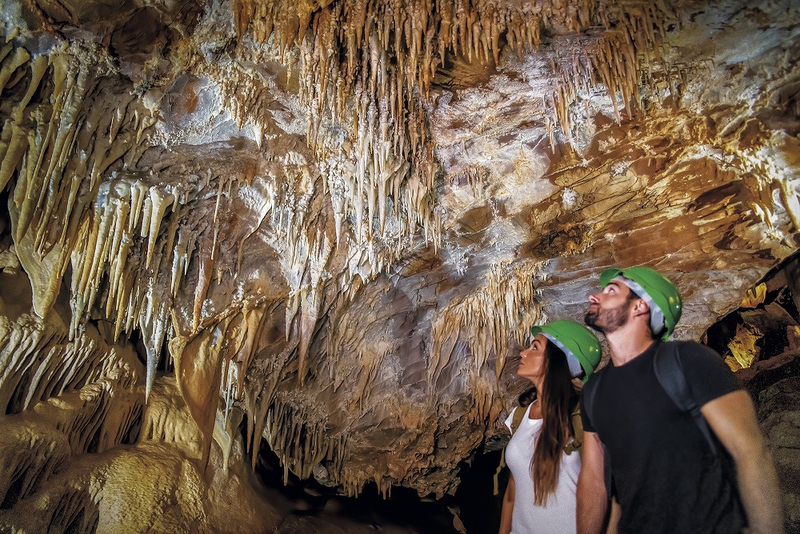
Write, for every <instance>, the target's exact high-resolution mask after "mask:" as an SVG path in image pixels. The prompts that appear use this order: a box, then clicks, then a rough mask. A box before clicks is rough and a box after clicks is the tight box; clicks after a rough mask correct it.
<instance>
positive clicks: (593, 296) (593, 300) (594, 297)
mask: <svg viewBox="0 0 800 534" xmlns="http://www.w3.org/2000/svg"><path fill="white" fill-rule="evenodd" d="M589 302H590V303H591V304H597V303H599V302H600V301H599V300H598V299H597V293H592V294H591V295H589Z"/></svg>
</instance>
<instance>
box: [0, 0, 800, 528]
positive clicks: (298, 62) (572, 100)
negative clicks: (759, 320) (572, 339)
mask: <svg viewBox="0 0 800 534" xmlns="http://www.w3.org/2000/svg"><path fill="white" fill-rule="evenodd" d="M762 4H763V5H762ZM762 4H759V5H758V6H755V5H751V3H748V2H744V1H737V0H729V1H720V2H714V3H711V2H701V1H694V0H686V1H675V2H669V3H667V2H655V3H654V2H645V1H641V2H637V1H631V2H622V1H616V0H608V1H600V2H592V1H589V0H585V1H580V0H571V1H569V2H567V1H562V0H532V1H519V2H503V3H497V4H495V3H492V2H489V1H485V0H474V1H473V2H468V1H466V0H458V1H455V2H445V1H442V2H438V1H437V2H434V1H422V0H404V1H403V2H389V1H387V0H382V1H379V2H366V0H361V1H355V0H342V1H333V2H331V1H324V0H319V1H310V0H304V1H299V2H298V1H289V0H275V1H273V2H263V3H261V2H257V1H255V0H231V1H209V2H197V3H195V2H185V3H172V2H164V1H161V0H157V1H154V2H143V1H139V0H130V1H128V0H126V1H121V0H108V1H103V2H101V1H99V0H96V1H85V2H77V1H67V2H60V3H59V2H50V1H44V0H38V2H37V1H35V0H34V1H30V2H21V1H19V0H7V1H6V2H4V3H3V4H2V7H0V15H1V17H0V35H1V36H3V39H2V40H1V41H0V43H2V44H0V90H2V93H1V98H2V99H1V100H0V119H1V120H2V133H0V191H2V194H0V200H2V201H3V203H4V205H7V207H8V208H7V210H3V211H2V212H0V215H2V216H0V269H2V272H0V373H1V374H0V401H1V402H2V403H4V404H2V405H3V406H6V416H5V417H2V418H1V419H0V427H1V429H0V465H1V466H2V472H4V473H11V475H10V476H8V477H5V479H4V480H0V502H2V506H0V525H2V526H3V528H12V529H13V528H20V529H23V530H26V531H29V532H39V531H46V530H51V531H55V532H61V531H67V530H69V529H70V528H72V527H74V528H75V529H76V530H78V531H91V530H93V529H95V528H96V529H97V530H98V531H104V532H123V531H130V532H140V531H146V530H149V531H158V532H172V531H179V530H190V529H191V530H197V531H209V532H218V531H226V530H229V527H230V525H232V524H235V525H237V528H236V529H235V530H237V531H259V530H262V531H269V532H271V531H272V530H273V529H274V528H275V527H276V526H277V525H281V524H282V525H284V531H286V532H294V531H297V532H301V531H303V530H302V529H303V528H309V529H310V528H311V527H309V526H308V525H307V524H306V523H304V522H303V521H302V520H298V519H296V518H295V519H292V520H291V521H290V520H287V518H286V517H287V516H286V514H285V513H282V512H281V510H280V507H279V506H278V505H276V504H275V503H274V502H273V503H272V504H270V499H269V498H268V497H266V496H265V493H264V490H263V488H259V487H258V483H257V481H255V477H254V475H253V474H252V472H251V468H252V467H254V466H255V465H256V463H257V461H258V450H259V448H261V446H262V439H263V440H264V442H265V443H266V445H267V446H268V447H269V448H270V449H271V450H272V451H274V452H275V454H277V456H278V457H279V458H280V460H281V461H282V462H283V465H284V466H285V469H286V473H287V475H286V477H288V473H289V472H291V473H293V474H295V475H297V476H299V477H300V478H303V479H306V478H309V477H314V478H316V479H317V480H318V481H319V482H320V483H322V484H323V485H326V486H329V487H331V488H338V490H339V491H340V492H341V493H342V494H344V495H357V494H359V493H360V492H361V491H362V490H363V488H364V487H365V485H366V484H370V487H371V485H372V484H374V485H375V486H376V487H377V488H378V491H379V492H380V493H381V494H384V495H388V494H389V493H390V492H391V488H392V486H396V487H397V486H402V487H406V488H411V489H413V490H415V491H417V492H418V493H419V494H420V495H421V496H425V495H432V496H434V497H441V496H443V495H446V494H452V493H454V492H455V491H456V489H457V487H458V485H459V468H460V467H459V466H461V465H463V464H462V463H463V461H464V460H465V459H468V458H469V457H470V456H471V455H472V454H473V453H475V452H476V451H477V450H479V449H480V448H481V447H482V446H483V445H484V444H485V443H488V442H491V441H492V440H494V439H496V438H498V437H499V435H500V434H501V433H502V430H501V425H500V421H501V416H502V415H504V414H505V413H506V412H507V410H508V408H509V407H510V405H511V403H512V402H513V399H514V398H515V396H516V394H517V393H518V392H519V390H520V388H521V387H522V384H521V383H520V382H519V381H518V380H516V378H515V376H514V371H515V370H516V363H515V358H516V352H517V350H518V346H519V344H520V343H524V341H525V335H526V330H527V327H528V326H530V325H531V324H533V323H535V322H539V321H543V320H546V319H548V318H549V319H556V318H562V317H570V318H576V319H577V318H579V317H580V316H581V315H582V310H583V307H584V303H585V301H586V297H587V295H588V294H589V293H590V292H592V291H594V290H596V288H597V277H598V275H599V273H600V271H601V270H602V269H604V268H606V267H608V266H611V265H623V266H626V265H631V264H647V265H650V266H653V267H656V268H658V269H660V270H661V271H663V272H664V273H665V274H667V275H668V276H670V277H671V278H672V279H673V280H674V281H675V282H676V283H677V284H678V286H679V287H680V288H681V290H682V293H683V296H684V300H685V305H686V307H685V311H684V317H683V319H682V321H681V324H680V326H679V328H678V331H677V334H676V335H677V336H678V337H681V338H695V339H699V338H700V336H701V335H703V333H704V332H705V331H706V329H707V328H708V327H709V326H711V325H712V324H714V323H715V322H716V321H717V320H718V319H720V318H721V317H723V316H725V315H726V314H727V313H728V312H730V311H732V310H734V309H736V308H738V307H739V306H740V304H741V302H742V298H743V295H744V294H745V292H746V291H747V290H748V289H749V288H751V287H752V286H753V285H754V284H756V283H757V282H758V281H759V280H761V279H762V277H764V276H765V274H767V273H768V272H769V271H770V270H771V269H772V268H774V267H776V266H777V265H779V264H780V263H781V261H782V260H784V259H785V258H787V257H789V256H790V255H791V254H793V253H794V252H795V251H797V249H798V248H799V247H800V233H799V232H798V230H800V200H798V193H797V190H798V188H800V177H799V176H798V168H800V139H798V131H800V120H799V119H798V116H799V115H800V113H799V112H800V96H799V95H800V63H799V61H798V60H799V59H800V40H799V39H798V29H797V28H798V23H800V6H798V5H797V3H796V2H793V1H790V0H786V1H782V2H781V1H775V2H768V3H762ZM791 273H794V274H789V275H783V276H784V277H785V278H784V284H783V285H784V286H787V287H789V288H790V289H791V286H792V280H796V279H797V278H792V277H793V276H795V275H796V274H797V270H796V269H795V270H794V271H791ZM794 287H795V292H794V293H793V294H794V298H795V299H797V298H800V297H798V296H797V295H798V292H797V291H796V283H795V285H794ZM784 308H785V307H784ZM770 310H771V311H768V314H771V315H769V317H770V318H771V319H770V321H772V320H777V321H778V322H779V323H780V324H781V325H783V326H785V327H786V328H787V330H785V332H789V333H788V334H786V336H788V337H786V339H787V340H791V339H794V338H792V337H791V336H793V335H795V334H793V333H792V332H793V331H792V330H791V327H792V323H791V321H794V325H796V324H797V322H796V321H797V315H796V308H795V309H794V316H793V317H791V316H792V313H793V312H792V311H788V312H787V311H786V310H785V309H784V313H788V315H789V316H790V317H789V319H786V318H783V319H780V318H778V319H775V318H776V317H779V316H780V317H783V315H782V314H781V313H780V311H777V310H775V309H774V307H773V308H770ZM751 315H752V314H751ZM747 317H750V318H751V319H752V317H751V316H747ZM747 317H746V318H745V320H744V321H743V323H742V324H750V325H751V326H752V325H753V324H756V323H753V322H752V321H750V322H748V321H749V319H748V318H747ZM781 321H784V322H785V323H786V324H784V323H781ZM742 328H745V327H742ZM750 332H752V329H750ZM730 334H731V337H734V336H736V332H731V333H730ZM762 334H763V332H762ZM797 336H798V338H797V339H800V331H798V332H797ZM756 337H758V336H756ZM737 339H738V340H739V341H740V342H741V343H743V344H742V345H741V347H744V348H737V349H736V350H735V351H734V353H732V354H731V357H732V358H733V359H734V360H736V361H739V359H740V358H739V357H737V356H736V355H739V356H741V355H742V354H745V353H747V352H748V349H747V348H746V347H747V343H748V341H747V339H746V337H741V336H740V337H737ZM749 343H750V345H753V343H756V341H755V340H751V342H749ZM786 343H787V345H786V347H787V348H788V349H791V348H792V347H795V348H796V347H797V344H796V340H795V341H786ZM789 353H791V354H793V353H792V352H791V350H789ZM787 354H788V353H787ZM793 358H794V357H793V356H790V357H788V359H786V361H784V362H783V363H784V364H786V365H782V367H781V368H782V369H784V371H785V370H787V369H789V370H791V369H793V368H794V367H792V365H793V364H791V361H794V360H793ZM787 362H789V363H787ZM760 365H761V367H757V369H762V368H765V366H767V364H763V363H762V364H760ZM740 366H741V364H740ZM766 370H767V371H769V369H766ZM743 372H744V371H743ZM750 373H751V375H755V374H757V373H756V372H755V371H750ZM751 379H752V380H756V382H758V380H759V379H758V378H751ZM756 382H753V383H756ZM762 382H764V379H762ZM767 382H769V381H766V382H765V383H764V384H763V387H767V386H768V385H769V383H767ZM781 383H782V384H785V383H786V382H781ZM781 428H785V427H781V426H780V425H774V426H772V427H771V430H770V432H771V434H770V435H771V436H773V437H774V439H778V438H777V437H775V436H781V435H782V432H783V431H782V430H780V429H781ZM240 429H244V431H243V433H242V432H241V431H240ZM775 429H778V430H775ZM795 431H796V429H795ZM776 432H777V434H775V433H776ZM794 435H795V436H796V435H797V434H794ZM787 439H789V438H787ZM792 439H797V438H796V437H795V438H792ZM248 464H249V465H248ZM795 487H796V486H795ZM796 495H797V492H796V491H795V493H787V502H791V503H794V504H793V505H792V506H793V508H792V509H793V511H792V512H791V514H794V515H791V514H790V515H791V517H793V518H794V519H792V521H794V523H793V524H795V525H800V519H798V517H800V515H798V514H799V513H798V512H797V510H798V509H800V506H799V505H798V501H797V497H796ZM273 501H274V499H273ZM292 521H299V522H300V523H299V525H300V526H292ZM306 521H307V523H308V524H311V523H312V522H313V521H312V520H311V519H307V520H306ZM304 525H305V526H304ZM292 528H296V530H291V529H292ZM314 528H324V527H319V526H316V527H314ZM331 528H333V527H331ZM342 528H344V527H342ZM349 528H350V530H349V531H353V532H354V531H355V530H353V529H354V528H356V527H353V526H352V525H350V527H349ZM798 528H800V526H798ZM322 531H324V530H322Z"/></svg>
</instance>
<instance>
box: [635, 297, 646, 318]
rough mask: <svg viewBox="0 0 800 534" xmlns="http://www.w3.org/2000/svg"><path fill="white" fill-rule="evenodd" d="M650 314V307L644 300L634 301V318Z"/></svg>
mask: <svg viewBox="0 0 800 534" xmlns="http://www.w3.org/2000/svg"><path fill="white" fill-rule="evenodd" d="M646 313H650V306H649V305H648V304H647V302H645V300H644V299H642V298H637V299H635V300H634V301H633V316H634V317H636V316H637V315H644V314H646Z"/></svg>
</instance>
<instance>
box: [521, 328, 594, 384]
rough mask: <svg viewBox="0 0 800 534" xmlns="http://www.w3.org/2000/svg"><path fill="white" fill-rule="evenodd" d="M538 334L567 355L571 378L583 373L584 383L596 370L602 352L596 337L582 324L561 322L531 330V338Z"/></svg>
mask: <svg viewBox="0 0 800 534" xmlns="http://www.w3.org/2000/svg"><path fill="white" fill-rule="evenodd" d="M540 333H541V334H544V336H545V337H546V338H547V339H549V340H550V341H552V342H553V343H554V344H555V345H556V346H557V347H558V348H559V349H561V350H562V351H563V352H564V354H566V355H567V363H568V364H569V370H570V373H572V376H573V377H576V376H579V375H580V374H581V373H583V381H584V382H586V380H587V379H588V378H589V376H591V374H592V373H593V372H594V370H595V369H597V365H598V364H599V363H600V357H601V356H602V354H603V351H602V349H601V348H600V342H599V341H598V340H597V336H595V335H594V334H593V333H592V331H591V330H589V329H588V328H586V327H585V326H583V325H582V324H579V323H576V322H575V321H569V320H562V321H553V322H552V323H548V324H546V325H543V326H534V327H532V328H531V335H532V336H534V337H535V336H536V335H537V334H540Z"/></svg>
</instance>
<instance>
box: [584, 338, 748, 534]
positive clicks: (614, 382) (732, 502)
mask: <svg viewBox="0 0 800 534" xmlns="http://www.w3.org/2000/svg"><path fill="white" fill-rule="evenodd" d="M658 345H659V343H653V345H651V346H650V348H648V349H647V350H646V351H645V352H643V353H642V354H641V355H639V356H637V357H636V358H634V359H633V360H631V361H629V362H628V363H626V364H624V365H621V366H619V367H615V366H614V365H613V364H609V365H607V366H606V367H605V368H604V369H602V370H601V371H599V372H598V373H596V374H595V375H594V376H593V377H592V378H591V379H590V380H589V382H588V383H587V384H586V386H585V388H596V389H597V390H596V392H594V401H593V402H594V405H593V407H592V411H591V416H592V417H593V418H594V420H589V416H588V415H587V410H586V409H585V408H584V406H583V402H584V396H583V395H582V396H581V414H582V418H583V427H584V429H585V430H586V431H589V432H596V433H597V434H598V436H599V437H600V439H601V441H602V442H603V443H604V445H605V446H606V448H607V449H608V452H609V454H610V457H611V470H612V474H613V481H614V482H613V483H614V486H613V492H614V494H615V495H616V497H617V500H618V501H619V503H620V506H621V507H622V518H621V520H620V524H619V532H621V533H624V532H637V533H647V534H651V533H660V532H663V533H665V534H666V533H670V534H672V533H690V532H697V533H733V532H740V531H741V529H742V528H743V527H744V526H745V525H746V518H745V515H744V509H743V508H742V504H741V500H740V498H739V493H738V489H737V483H736V472H735V466H734V464H733V461H732V459H731V457H730V455H729V454H728V453H727V451H725V448H724V447H723V446H722V445H721V444H719V443H718V444H717V445H718V446H717V450H718V451H719V452H718V455H717V456H715V455H714V453H713V452H712V451H711V449H710V447H709V445H708V443H707V442H706V439H705V437H704V436H703V434H702V432H701V431H700V429H699V428H698V427H697V425H696V424H695V422H694V421H693V420H692V418H691V417H690V416H689V415H688V414H687V413H686V412H683V411H681V410H680V409H679V408H678V407H677V406H676V405H675V404H674V403H673V402H672V400H671V399H670V398H669V396H668V395H667V393H666V391H664V388H663V387H661V385H660V384H659V382H658V379H657V378H656V375H655V371H654V369H653V358H654V356H655V353H656V348H657V346H658ZM679 358H680V360H681V363H682V365H683V369H684V373H685V376H686V380H687V382H688V384H689V389H690V390H691V393H692V396H693V398H694V400H695V402H696V403H697V405H698V406H703V405H704V404H706V403H707V402H709V401H711V400H714V399H716V398H718V397H721V396H722V395H725V394H727V393H730V392H732V391H735V390H737V389H741V387H742V386H741V385H740V384H739V382H738V380H737V379H736V377H735V376H734V375H733V373H732V372H731V371H730V369H728V367H727V366H726V365H725V363H724V362H723V361H722V360H721V359H720V357H719V355H717V353H716V352H714V351H713V350H711V349H709V348H708V347H705V346H704V345H701V344H699V343H694V342H691V343H688V342H681V343H680V350H679ZM714 439H716V436H715V437H714Z"/></svg>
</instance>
